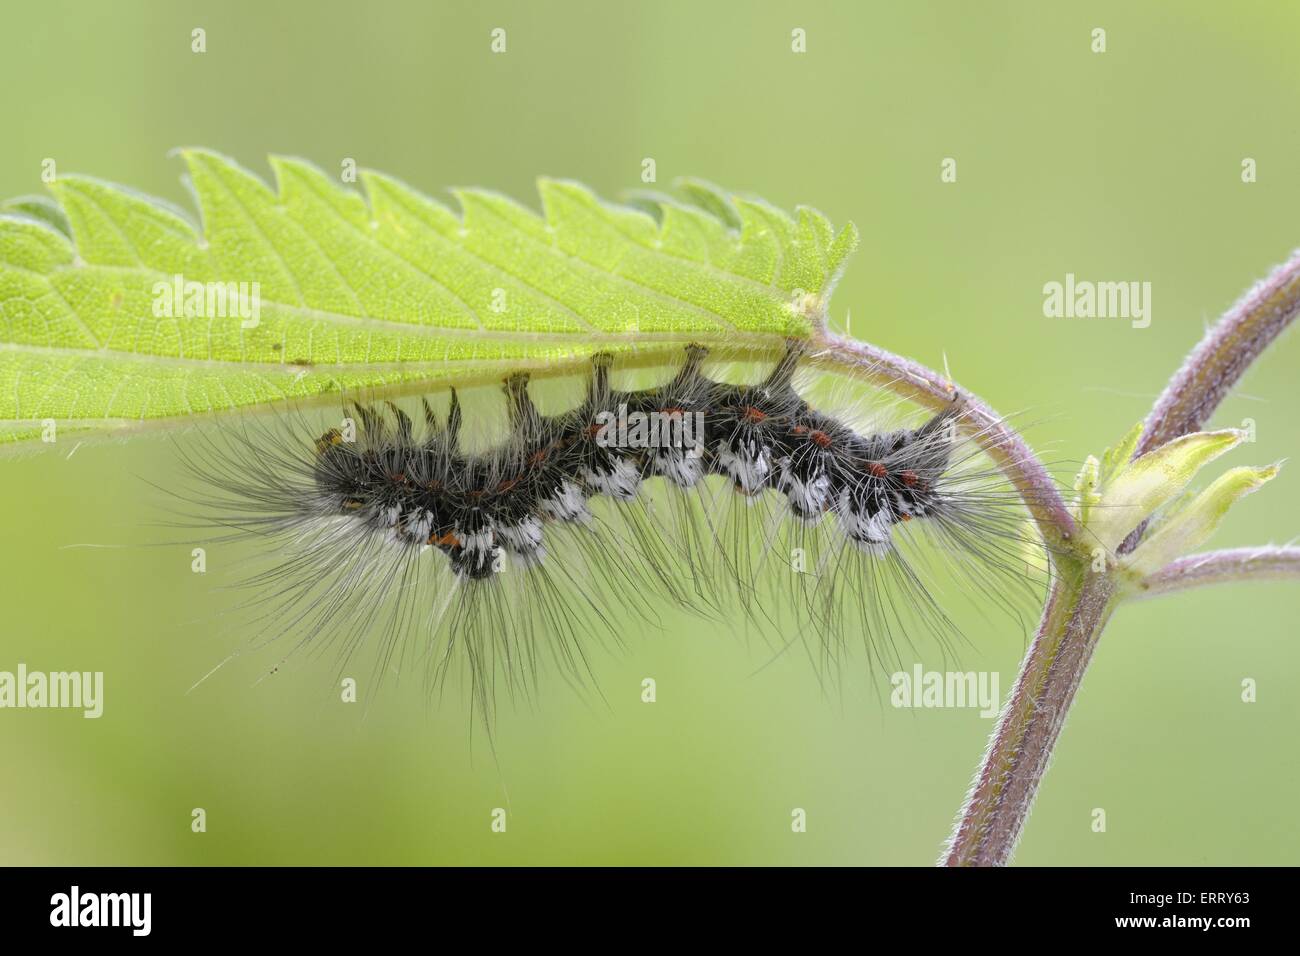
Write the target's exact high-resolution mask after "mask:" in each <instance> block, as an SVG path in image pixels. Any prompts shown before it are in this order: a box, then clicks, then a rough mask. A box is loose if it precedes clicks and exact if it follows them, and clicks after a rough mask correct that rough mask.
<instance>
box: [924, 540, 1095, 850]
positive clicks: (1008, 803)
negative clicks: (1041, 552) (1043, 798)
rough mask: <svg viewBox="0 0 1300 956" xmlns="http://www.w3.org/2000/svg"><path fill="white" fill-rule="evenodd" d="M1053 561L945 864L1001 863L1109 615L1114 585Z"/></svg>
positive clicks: (1082, 567)
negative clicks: (1029, 638)
mask: <svg viewBox="0 0 1300 956" xmlns="http://www.w3.org/2000/svg"><path fill="white" fill-rule="evenodd" d="M1065 564H1066V563H1065V562H1059V563H1058V573H1057V577H1056V581H1055V582H1054V584H1053V588H1052V594H1051V596H1050V597H1049V598H1048V602H1047V606H1046V607H1045V608H1044V609H1043V620H1042V623H1041V624H1040V625H1039V627H1038V634H1037V635H1036V636H1035V638H1034V643H1033V644H1032V645H1031V646H1030V648H1029V653H1028V655H1026V657H1025V660H1024V663H1023V664H1022V665H1021V668H1020V675H1019V676H1018V677H1017V678H1016V686H1015V690H1014V691H1013V692H1012V694H1011V700H1010V701H1009V702H1008V703H1007V706H1006V708H1005V709H1004V710H1003V711H1002V715H1001V716H1000V717H999V718H998V725H997V727H996V729H995V730H994V731H993V737H992V739H991V740H990V742H989V748H988V751H987V753H986V754H985V755H984V763H983V765H982V766H981V768H980V771H979V775H978V776H977V777H976V779H975V784H974V786H973V787H972V788H971V791H970V793H969V794H968V795H967V798H966V802H965V805H964V806H963V807H962V811H961V814H960V819H959V822H958V824H957V828H956V830H955V831H954V832H953V835H952V836H951V837H950V838H949V841H948V845H947V847H946V849H945V855H944V858H943V861H942V862H943V863H944V864H945V865H947V866H1001V865H1003V864H1005V863H1007V862H1008V861H1009V860H1010V858H1011V854H1012V852H1013V851H1014V849H1015V846H1016V843H1017V841H1018V840H1019V837H1020V832H1021V830H1022V829H1023V827H1024V825H1025V820H1026V818H1027V817H1028V816H1029V810H1030V807H1031V806H1032V805H1033V801H1034V796H1035V794H1036V793H1037V791H1038V785H1039V782H1040V781H1041V780H1042V778H1043V775H1044V774H1045V773H1046V772H1047V764H1048V761H1049V760H1050V759H1051V756H1052V751H1053V749H1054V748H1055V746H1056V741H1057V738H1058V737H1059V736H1060V734H1061V728H1062V727H1063V726H1064V725H1065V716H1066V714H1067V713H1068V712H1069V709H1070V705H1071V704H1072V703H1073V702H1074V697H1075V694H1076V693H1078V690H1079V684H1080V683H1081V682H1082V679H1083V674H1084V671H1085V670H1087V668H1088V663H1089V661H1091V659H1092V652H1093V650H1094V648H1095V647H1096V646H1097V639H1098V638H1099V637H1100V636H1101V631H1102V628H1103V627H1104V626H1105V624H1106V621H1107V619H1108V618H1109V617H1110V613H1111V611H1112V610H1113V608H1114V604H1115V596H1116V585H1115V582H1114V581H1113V580H1112V579H1111V576H1110V575H1109V574H1107V573H1102V574H1094V573H1092V572H1090V571H1089V570H1088V567H1089V566H1088V565H1087V564H1086V563H1083V562H1069V563H1068V566H1063V565H1065Z"/></svg>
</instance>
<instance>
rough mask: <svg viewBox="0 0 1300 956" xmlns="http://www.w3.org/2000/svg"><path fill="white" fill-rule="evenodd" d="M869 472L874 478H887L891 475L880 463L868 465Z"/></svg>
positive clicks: (874, 462) (875, 462)
mask: <svg viewBox="0 0 1300 956" xmlns="http://www.w3.org/2000/svg"><path fill="white" fill-rule="evenodd" d="M867 471H868V472H870V474H871V477H872V478H885V477H888V475H889V470H888V469H887V468H886V467H885V466H884V465H882V464H881V463H880V462H878V461H873V462H872V463H871V464H869V465H867Z"/></svg>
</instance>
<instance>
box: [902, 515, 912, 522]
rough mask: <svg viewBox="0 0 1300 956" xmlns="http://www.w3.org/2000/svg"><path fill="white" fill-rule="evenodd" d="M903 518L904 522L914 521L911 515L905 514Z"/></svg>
mask: <svg viewBox="0 0 1300 956" xmlns="http://www.w3.org/2000/svg"><path fill="white" fill-rule="evenodd" d="M901 517H902V520H904V521H911V520H912V516H911V515H909V514H903V515H902V516H901Z"/></svg>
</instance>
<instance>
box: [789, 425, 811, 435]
mask: <svg viewBox="0 0 1300 956" xmlns="http://www.w3.org/2000/svg"><path fill="white" fill-rule="evenodd" d="M790 430H791V431H792V432H794V433H795V434H796V435H802V434H804V433H806V432H807V431H808V426H807V425H795V426H794V428H792V429H790Z"/></svg>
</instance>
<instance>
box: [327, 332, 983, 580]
mask: <svg viewBox="0 0 1300 956" xmlns="http://www.w3.org/2000/svg"><path fill="white" fill-rule="evenodd" d="M706 355H707V351H706V350H705V349H704V348H702V347H699V346H691V347H689V348H688V349H687V351H686V359H685V363H684V365H683V366H682V368H681V369H680V371H679V372H678V373H677V375H676V376H675V377H674V378H673V379H672V380H671V381H670V382H669V383H667V384H666V385H664V386H661V387H658V388H651V389H645V390H641V391H632V392H624V391H618V390H615V389H613V388H611V386H610V375H609V373H610V365H611V361H612V360H611V358H610V357H609V356H607V355H601V356H597V357H596V359H595V362H594V368H593V371H592V375H591V377H590V380H589V382H588V387H587V394H586V399H585V401H584V402H583V403H582V404H581V405H580V406H578V407H577V408H575V409H573V410H572V411H569V412H566V413H564V414H560V415H556V416H544V415H541V414H540V413H539V412H538V410H537V409H536V407H535V406H534V405H533V403H532V401H531V399H530V398H529V395H528V390H527V382H528V379H527V376H526V375H523V374H516V375H513V376H511V377H510V378H508V379H507V380H506V384H505V390H506V393H507V396H508V401H509V408H510V416H511V424H512V429H513V437H512V440H511V441H509V442H507V443H505V444H504V445H502V446H501V447H500V448H498V449H496V450H493V451H490V452H486V453H483V454H473V455H471V454H465V453H463V452H462V451H461V449H460V442H459V436H460V429H461V411H460V406H459V403H458V401H457V399H456V395H455V392H454V391H453V392H452V404H451V409H450V412H449V414H448V418H447V421H446V423H445V424H444V423H442V422H439V421H438V420H437V417H436V416H435V415H434V413H433V411H432V410H431V409H430V407H429V405H428V403H427V401H426V402H425V403H424V429H423V432H422V433H420V434H417V430H416V427H415V425H414V424H413V422H412V420H411V418H410V416H408V415H407V414H406V413H405V412H403V411H402V410H401V409H400V408H398V407H397V406H396V405H394V404H392V403H388V404H387V406H386V407H380V406H377V405H357V406H355V409H356V414H357V416H358V418H359V419H360V427H359V429H358V433H357V435H356V440H355V441H351V442H349V441H345V440H344V436H343V434H342V433H341V432H340V431H339V430H338V429H331V430H330V431H327V432H326V433H325V434H324V435H322V436H321V437H320V439H319V440H318V441H317V442H316V450H317V455H316V457H315V459H314V462H313V464H312V472H313V476H314V481H315V485H316V489H317V490H318V491H319V492H320V494H321V495H322V496H323V497H324V499H325V500H326V501H327V502H329V503H330V505H329V507H330V508H332V509H335V510H336V511H337V513H339V514H346V515H350V516H351V517H352V518H353V519H354V520H356V521H359V522H362V523H364V524H365V525H366V526H367V527H368V528H369V529H371V530H374V531H386V532H388V533H389V534H391V536H392V538H393V539H394V540H395V541H396V542H397V543H399V544H401V545H403V546H406V547H412V548H424V547H425V546H433V547H436V548H438V549H440V550H441V551H443V552H444V553H445V554H446V555H447V557H448V558H449V559H450V562H451V567H452V569H453V571H454V572H455V574H456V575H457V576H458V577H459V578H461V579H464V580H468V581H477V580H481V579H484V578H487V577H489V576H490V575H492V574H493V572H494V571H495V570H500V566H501V562H502V560H503V556H504V555H506V554H508V555H510V556H511V557H512V558H514V559H518V560H519V561H521V562H522V563H523V564H524V565H535V564H537V563H538V562H540V561H542V560H543V558H544V557H545V532H544V528H545V526H546V524H547V523H549V522H563V523H576V524H584V523H587V522H589V521H590V518H591V515H590V511H589V509H588V500H589V499H590V498H591V497H592V496H594V495H605V496H609V497H611V498H614V499H618V500H631V499H634V498H636V496H637V494H638V488H639V486H640V484H641V483H642V482H643V481H645V480H647V479H649V478H652V477H655V476H660V477H663V478H664V479H665V480H666V481H669V482H671V483H672V484H674V485H676V486H678V487H681V488H692V487H694V486H695V485H696V484H697V483H698V482H699V481H700V480H701V479H702V478H703V477H704V476H705V475H707V474H718V475H724V476H726V477H727V478H728V479H729V480H730V481H731V482H732V484H733V485H734V488H735V490H736V492H738V493H739V494H741V495H744V496H748V497H750V498H753V497H755V496H758V495H760V494H762V493H763V492H764V491H766V490H768V489H774V490H775V491H777V492H778V493H780V494H782V495H784V496H785V498H786V500H787V502H788V504H789V508H790V511H791V512H792V513H793V515H794V516H795V518H796V519H797V520H798V521H799V522H801V523H803V524H806V525H812V524H816V523H818V522H820V521H821V520H822V519H823V518H824V517H825V516H826V515H828V514H829V515H833V516H834V519H835V520H836V522H837V523H838V525H839V527H840V529H841V530H842V532H843V533H844V535H845V536H846V537H847V538H848V539H849V540H850V541H852V542H853V544H854V545H856V546H857V547H858V548H859V549H861V550H863V551H866V552H869V553H873V554H879V553H882V552H883V551H884V550H886V549H887V548H888V547H889V544H890V540H891V531H892V529H893V527H894V526H895V525H897V524H899V523H901V522H906V521H910V520H912V519H914V518H925V517H927V516H928V515H930V514H932V513H933V512H934V511H935V510H936V509H938V508H940V507H941V506H942V501H941V499H940V498H938V497H937V493H936V485H937V484H938V482H939V481H940V479H941V478H942V476H943V474H944V472H945V470H946V469H947V468H948V467H949V463H950V458H951V454H952V448H953V442H954V434H955V431H954V429H953V427H952V426H953V425H954V423H955V416H956V408H957V401H956V398H955V397H954V401H953V404H952V405H950V406H949V408H947V409H945V410H943V411H942V412H940V413H939V414H937V415H935V416H934V417H933V418H931V419H930V420H929V421H928V422H926V423H925V424H924V425H922V426H921V427H919V428H915V429H904V430H899V431H893V432H889V433H883V434H858V433H857V432H855V431H853V430H852V429H851V428H849V427H848V426H846V425H844V424H842V423H840V422H839V421H837V420H835V419H834V418H832V417H830V416H828V415H825V414H822V413H820V412H818V411H817V410H816V409H814V408H812V407H810V405H809V404H808V402H807V401H805V400H804V399H803V398H801V397H800V396H799V394H798V393H797V392H796V391H795V388H794V386H793V384H792V378H793V375H794V372H795V368H796V366H797V364H798V361H799V359H800V356H801V351H800V349H799V347H798V346H796V345H792V346H791V347H790V348H789V350H788V351H787V353H786V355H785V357H784V358H783V359H782V361H781V362H780V363H779V364H778V365H777V367H776V368H775V369H774V370H773V371H772V373H771V374H770V375H769V376H768V377H767V378H766V379H765V380H764V381H762V382H761V383H760V384H757V385H752V386H745V385H730V384H724V383H720V382H715V381H712V380H710V379H709V378H707V377H705V376H704V375H703V374H702V372H701V370H700V369H701V363H702V362H703V360H704V359H705V357H706ZM634 412H639V413H643V414H646V415H649V414H652V413H653V414H655V415H658V416H660V418H659V419H658V420H659V421H661V422H662V421H664V420H669V421H671V420H673V419H674V418H681V417H682V416H694V417H693V418H692V421H693V422H696V423H698V424H700V425H702V429H701V430H702V433H703V434H702V436H700V435H698V434H697V435H696V436H695V439H696V441H695V443H694V444H693V445H691V447H687V446H686V444H685V443H684V442H680V441H679V442H677V443H676V444H671V443H670V444H666V445H665V444H658V445H653V446H650V447H619V446H618V445H617V444H616V443H610V442H609V441H607V440H602V431H601V423H602V421H603V422H606V423H608V422H609V421H611V420H612V419H614V418H615V417H616V416H618V415H619V414H620V413H621V414H624V415H627V414H629V413H634ZM604 434H605V437H606V438H607V437H608V436H607V432H606V433H604Z"/></svg>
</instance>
